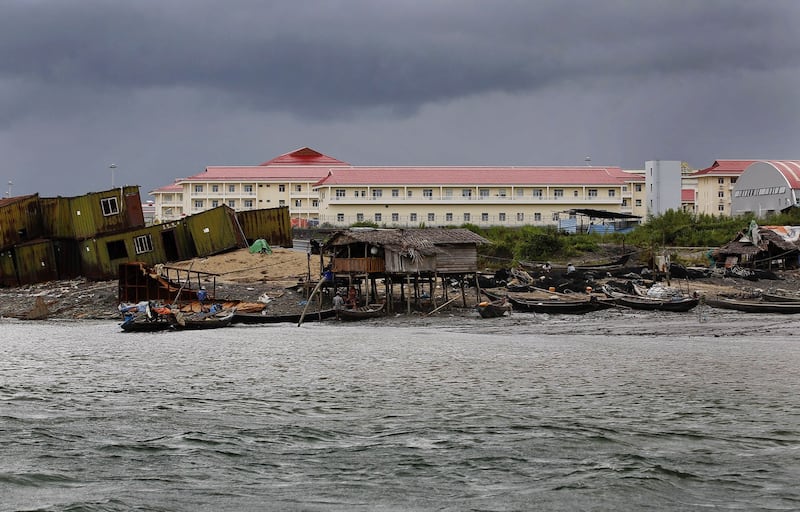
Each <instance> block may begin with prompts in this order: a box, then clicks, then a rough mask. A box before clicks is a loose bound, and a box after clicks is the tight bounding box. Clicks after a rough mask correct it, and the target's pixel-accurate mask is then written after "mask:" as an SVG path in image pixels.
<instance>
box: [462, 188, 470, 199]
mask: <svg viewBox="0 0 800 512" xmlns="http://www.w3.org/2000/svg"><path fill="white" fill-rule="evenodd" d="M461 197H472V189H471V188H463V189H461Z"/></svg>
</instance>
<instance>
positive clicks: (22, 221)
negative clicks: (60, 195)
mask: <svg viewBox="0 0 800 512" xmlns="http://www.w3.org/2000/svg"><path fill="white" fill-rule="evenodd" d="M42 234H43V226H42V212H41V208H40V207H39V195H38V194H34V195H31V196H23V197H19V198H14V199H8V200H5V201H3V203H2V206H0V249H10V248H11V247H13V246H15V245H16V244H21V243H24V242H27V241H29V240H36V239H37V238H41V237H42Z"/></svg>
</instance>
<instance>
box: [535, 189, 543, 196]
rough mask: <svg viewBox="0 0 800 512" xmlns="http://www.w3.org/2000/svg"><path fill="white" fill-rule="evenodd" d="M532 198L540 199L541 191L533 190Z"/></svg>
mask: <svg viewBox="0 0 800 512" xmlns="http://www.w3.org/2000/svg"><path fill="white" fill-rule="evenodd" d="M533 197H542V189H540V188H535V189H533Z"/></svg>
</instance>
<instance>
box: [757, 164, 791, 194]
mask: <svg viewBox="0 0 800 512" xmlns="http://www.w3.org/2000/svg"><path fill="white" fill-rule="evenodd" d="M763 162H764V163H767V164H769V165H771V166H772V167H774V168H775V169H777V170H778V172H780V173H781V174H782V175H783V177H784V178H786V181H787V183H789V186H790V187H791V188H792V189H794V190H798V189H800V160H764V161H763Z"/></svg>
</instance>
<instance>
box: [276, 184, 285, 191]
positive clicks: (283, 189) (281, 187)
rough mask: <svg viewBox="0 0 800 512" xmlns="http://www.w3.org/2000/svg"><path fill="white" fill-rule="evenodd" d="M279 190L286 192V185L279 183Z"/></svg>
mask: <svg viewBox="0 0 800 512" xmlns="http://www.w3.org/2000/svg"><path fill="white" fill-rule="evenodd" d="M278 192H286V185H284V184H280V185H278Z"/></svg>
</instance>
